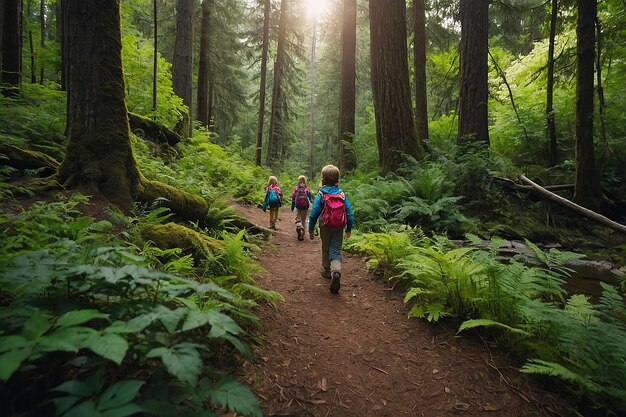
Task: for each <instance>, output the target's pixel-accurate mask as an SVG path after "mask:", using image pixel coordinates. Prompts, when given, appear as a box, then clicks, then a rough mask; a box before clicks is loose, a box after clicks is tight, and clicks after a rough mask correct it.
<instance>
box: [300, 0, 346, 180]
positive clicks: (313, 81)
mask: <svg viewBox="0 0 626 417" xmlns="http://www.w3.org/2000/svg"><path fill="white" fill-rule="evenodd" d="M344 1H348V0H344ZM316 47H317V16H314V17H313V40H312V42H311V68H310V71H309V72H310V74H309V76H310V77H311V95H310V96H309V136H310V137H309V152H310V153H309V172H310V176H309V178H313V173H314V169H315V165H314V164H315V94H316V90H317V74H316V70H315V64H316V59H317V58H316V56H315V52H316V51H315V49H316ZM342 88H343V84H342ZM342 94H343V93H342ZM342 111H343V108H342ZM341 146H343V145H340V147H341Z"/></svg>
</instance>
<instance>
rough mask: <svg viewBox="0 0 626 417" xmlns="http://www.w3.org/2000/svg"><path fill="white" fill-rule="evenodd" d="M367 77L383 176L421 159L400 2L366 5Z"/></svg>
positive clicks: (373, 0) (403, 7) (372, 1)
mask: <svg viewBox="0 0 626 417" xmlns="http://www.w3.org/2000/svg"><path fill="white" fill-rule="evenodd" d="M369 10H370V47H371V65H372V71H371V77H372V92H373V95H374V113H375V116H376V142H377V145H378V158H379V163H380V167H381V169H382V172H383V174H386V173H388V172H393V171H396V170H397V169H398V168H399V167H400V165H401V164H402V162H403V161H404V155H405V154H406V155H409V156H411V157H413V158H418V159H419V158H421V157H422V156H423V150H422V147H421V145H420V143H419V141H418V139H417V131H416V128H415V119H414V118H413V109H412V104H411V96H410V94H411V93H410V87H409V65H408V58H407V45H406V36H407V35H406V4H405V2H404V0H389V1H385V2H382V1H379V0H370V1H369Z"/></svg>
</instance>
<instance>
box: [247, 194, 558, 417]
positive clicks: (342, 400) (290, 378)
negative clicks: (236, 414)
mask: <svg viewBox="0 0 626 417" xmlns="http://www.w3.org/2000/svg"><path fill="white" fill-rule="evenodd" d="M236 208H237V210H238V211H239V212H240V213H241V214H243V215H244V216H245V217H247V218H248V219H249V220H250V221H251V222H252V223H254V224H256V225H261V226H267V224H268V222H269V217H268V215H267V214H265V213H263V211H262V210H260V209H258V208H253V207H241V206H237V207H236ZM279 218H280V220H279V221H278V222H277V228H278V230H277V232H276V233H274V235H273V237H272V238H271V239H270V241H269V242H268V243H267V245H265V246H264V248H263V253H262V255H261V256H260V262H261V264H262V265H263V267H264V268H265V272H264V273H263V274H261V275H260V276H258V277H257V280H258V283H259V285H260V286H261V287H263V288H265V289H269V290H275V291H279V292H281V293H282V294H283V295H284V296H285V302H284V303H283V302H280V303H278V306H277V309H273V308H271V307H266V308H262V309H261V311H260V312H259V313H260V315H261V318H262V319H263V323H264V328H263V329H262V331H261V334H262V336H263V339H264V344H263V345H262V346H261V347H260V348H258V349H257V351H256V357H257V361H256V362H255V363H252V364H249V365H247V366H246V368H245V370H244V371H243V372H244V375H243V376H242V377H243V379H244V380H246V382H247V383H248V384H249V386H251V387H252V389H253V391H254V392H255V393H256V395H257V396H258V398H259V401H260V402H261V406H262V407H263V415H264V416H266V417H271V416H274V417H278V416H284V417H287V416H294V417H296V416H298V417H300V416H302V417H304V416H316V417H317V416H337V417H350V416H354V417H356V416H359V417H363V416H377V417H378V416H426V417H430V416H452V415H488V416H535V415H546V412H545V408H544V409H543V410H540V409H538V408H536V407H535V406H534V405H533V403H535V400H532V401H531V400H529V399H528V398H533V397H534V398H537V397H542V398H540V399H539V401H541V403H544V404H545V403H546V402H547V403H554V402H555V400H554V399H553V398H551V396H549V395H546V394H545V393H540V392H538V390H537V389H536V388H534V387H531V386H530V385H529V382H528V380H527V379H526V378H525V377H524V376H523V375H521V374H519V373H518V372H517V371H516V370H515V365H512V364H511V362H510V361H509V360H507V359H505V358H499V357H492V356H491V355H492V352H490V351H489V349H488V348H487V347H486V346H485V345H484V344H483V343H481V342H480V341H479V340H478V341H477V340H473V339H472V338H470V337H467V336H464V337H460V336H457V335H456V327H454V328H453V327H450V326H447V325H445V324H435V325H431V324H429V323H426V322H424V321H422V320H416V319H408V318H407V313H408V308H407V307H406V306H405V305H404V304H403V302H402V294H401V293H400V292H399V291H395V290H392V289H391V288H390V287H389V286H386V285H385V284H384V283H382V282H381V281H380V280H376V279H374V277H373V275H372V274H370V273H369V272H368V270H367V268H366V266H365V262H364V260H363V259H362V258H361V257H359V256H356V255H352V254H350V253H346V252H344V260H343V265H342V270H343V274H342V278H341V291H340V292H339V294H337V295H334V294H331V293H330V292H329V290H328V282H329V281H328V280H326V279H324V278H323V277H321V275H320V273H319V270H320V265H321V254H320V249H321V244H320V241H319V239H318V238H317V237H316V239H315V240H313V241H311V240H309V238H308V234H307V237H306V239H305V240H304V241H298V240H297V238H296V232H295V226H294V222H293V219H294V218H295V214H294V213H292V212H290V211H289V209H288V208H282V209H281V213H280V216H279ZM494 355H495V354H494ZM496 367H497V369H496ZM501 375H504V376H505V378H506V380H504V379H503V378H502V377H501ZM511 386H515V387H518V388H515V389H514V388H512V387H511ZM516 391H517V392H516ZM532 391H534V392H532ZM522 392H523V393H525V394H521V395H520V393H522ZM531 392H532V394H531ZM547 414H550V413H547Z"/></svg>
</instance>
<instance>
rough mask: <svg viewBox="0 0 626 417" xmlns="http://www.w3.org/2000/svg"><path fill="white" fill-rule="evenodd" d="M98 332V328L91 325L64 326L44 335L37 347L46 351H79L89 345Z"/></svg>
mask: <svg viewBox="0 0 626 417" xmlns="http://www.w3.org/2000/svg"><path fill="white" fill-rule="evenodd" d="M97 334H98V332H97V331H96V330H94V329H92V328H89V327H83V326H74V327H64V328H60V329H58V330H56V331H54V332H52V333H51V334H50V335H48V336H45V337H43V338H42V339H41V341H40V342H39V344H38V345H37V347H38V349H39V350H42V351H44V352H54V351H62V352H78V350H79V349H81V348H84V347H89V343H90V342H89V341H90V339H91V338H92V337H94V336H95V335H97Z"/></svg>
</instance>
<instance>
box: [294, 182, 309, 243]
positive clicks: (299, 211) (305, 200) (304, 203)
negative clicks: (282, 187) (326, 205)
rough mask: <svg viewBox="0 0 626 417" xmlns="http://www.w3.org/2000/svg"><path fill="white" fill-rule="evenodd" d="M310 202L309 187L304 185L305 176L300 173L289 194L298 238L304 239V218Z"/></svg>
mask: <svg viewBox="0 0 626 417" xmlns="http://www.w3.org/2000/svg"><path fill="white" fill-rule="evenodd" d="M312 202H313V199H312V198H311V189H310V188H309V187H307V185H306V177H305V176H304V175H300V176H299V177H298V184H296V186H295V187H294V189H293V193H292V194H291V211H294V209H295V210H296V233H297V234H298V240H304V233H305V232H304V228H305V227H306V218H307V214H308V213H309V206H310V205H311V203H312Z"/></svg>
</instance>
